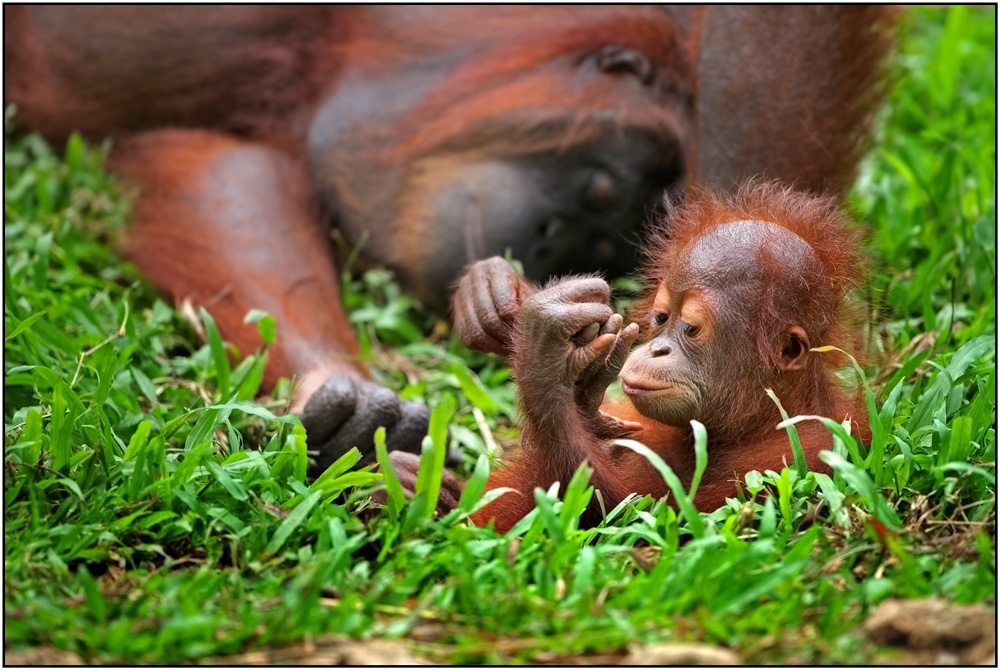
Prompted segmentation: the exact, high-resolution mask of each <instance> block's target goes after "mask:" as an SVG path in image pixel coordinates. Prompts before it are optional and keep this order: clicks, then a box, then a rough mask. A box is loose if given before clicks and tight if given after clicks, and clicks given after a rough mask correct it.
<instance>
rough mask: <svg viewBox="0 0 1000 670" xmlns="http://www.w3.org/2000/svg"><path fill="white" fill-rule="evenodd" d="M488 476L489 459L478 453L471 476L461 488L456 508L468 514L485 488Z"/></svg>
mask: <svg viewBox="0 0 1000 670" xmlns="http://www.w3.org/2000/svg"><path fill="white" fill-rule="evenodd" d="M489 477H490V459H488V458H487V457H486V454H480V455H479V458H478V459H477V460H476V467H475V469H473V471H472V476H471V477H469V481H468V482H466V483H465V488H464V489H463V490H462V497H461V498H459V501H458V508H459V509H460V510H462V511H463V512H467V513H469V514H471V513H472V510H473V508H474V506H475V504H476V502H477V501H478V500H479V498H480V497H481V496H482V495H483V491H484V490H486V481H487V480H488V479H489Z"/></svg>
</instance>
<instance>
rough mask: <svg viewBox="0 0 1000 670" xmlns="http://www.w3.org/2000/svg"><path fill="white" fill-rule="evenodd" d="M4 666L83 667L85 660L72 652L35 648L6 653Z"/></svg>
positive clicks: (52, 648) (50, 648) (4, 653)
mask: <svg viewBox="0 0 1000 670" xmlns="http://www.w3.org/2000/svg"><path fill="white" fill-rule="evenodd" d="M3 664H4V665H29V666H36V665H83V659H82V658H80V657H79V656H77V655H76V654H74V653H73V652H71V651H61V650H59V649H56V648H54V647H35V648H34V649H22V650H20V651H16V650H15V651H6V650H5V651H4V652H3Z"/></svg>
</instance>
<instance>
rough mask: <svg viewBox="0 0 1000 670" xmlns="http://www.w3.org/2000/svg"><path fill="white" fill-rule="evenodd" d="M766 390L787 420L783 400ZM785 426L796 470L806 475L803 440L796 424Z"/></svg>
mask: <svg viewBox="0 0 1000 670" xmlns="http://www.w3.org/2000/svg"><path fill="white" fill-rule="evenodd" d="M833 348H835V347H819V348H816V349H813V350H812V351H822V350H824V349H833ZM838 351H839V349H838ZM852 360H853V359H852ZM764 392H765V393H767V397H769V398H770V399H771V400H772V401H773V402H774V404H775V405H777V406H778V411H779V412H780V413H781V419H782V421H783V422H787V421H788V412H786V411H785V408H784V407H782V406H781V401H780V400H778V396H776V395H775V394H774V391H772V390H771V389H764ZM784 426H785V431H786V432H787V433H788V441H789V443H790V444H791V445H792V459H793V462H794V464H795V471H796V472H797V473H798V474H799V476H800V477H805V476H806V473H807V472H808V471H809V468H808V467H806V455H805V452H804V451H803V450H802V442H801V441H800V440H799V432H798V431H797V430H795V425H794V424H791V423H786V424H784Z"/></svg>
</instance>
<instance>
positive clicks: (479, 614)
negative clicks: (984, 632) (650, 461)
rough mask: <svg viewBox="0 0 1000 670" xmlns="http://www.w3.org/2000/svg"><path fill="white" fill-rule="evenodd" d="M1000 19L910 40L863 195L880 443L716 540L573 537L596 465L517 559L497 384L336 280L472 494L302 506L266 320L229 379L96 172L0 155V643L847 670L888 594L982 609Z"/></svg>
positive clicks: (769, 502) (646, 520)
mask: <svg viewBox="0 0 1000 670" xmlns="http://www.w3.org/2000/svg"><path fill="white" fill-rule="evenodd" d="M994 18H995V13H994V12H993V11H991V10H986V9H981V8H979V9H973V8H962V7H954V8H949V9H948V10H946V11H942V10H937V9H921V10H914V11H912V12H911V13H910V14H909V15H908V18H907V20H906V22H905V25H904V30H903V37H902V40H901V53H900V54H899V56H898V58H897V62H896V65H895V70H894V82H895V86H894V88H893V90H892V92H891V96H890V100H889V104H888V106H887V108H886V111H885V114H884V117H883V118H882V120H881V123H880V131H879V136H878V138H877V142H876V147H875V149H874V150H873V151H872V153H871V154H870V155H869V157H868V158H867V159H866V162H865V164H864V166H863V170H862V174H861V176H860V177H859V179H858V182H857V185H856V187H855V189H854V192H853V194H852V206H853V208H854V209H855V210H856V212H858V213H859V215H860V218H862V219H863V220H866V221H868V222H870V224H871V226H872V230H873V236H872V250H873V253H874V254H875V256H876V258H877V262H878V268H877V272H876V276H875V280H874V282H873V285H872V288H871V296H870V297H871V304H872V309H873V315H874V316H875V317H876V318H875V323H876V324H878V325H877V327H875V328H874V329H873V330H872V332H871V334H870V335H871V338H870V339H871V341H872V343H873V345H874V346H873V348H875V349H880V348H881V350H882V351H883V352H884V354H885V355H884V356H883V360H882V361H881V362H880V364H879V367H878V369H876V370H867V371H862V370H860V369H859V372H861V373H862V374H865V372H867V374H868V381H867V382H866V383H867V384H868V386H869V388H870V389H871V390H870V404H869V416H868V417H867V418H868V420H869V422H870V424H871V426H872V429H873V440H872V444H871V446H870V447H865V446H863V445H860V444H859V443H858V442H856V441H855V440H854V439H853V438H852V437H851V436H850V435H849V434H847V432H846V430H845V428H844V427H842V426H840V425H837V424H835V423H833V422H830V425H829V426H828V427H829V428H830V430H831V432H832V433H833V435H834V438H835V447H834V449H833V451H831V452H829V453H828V454H827V455H826V459H827V462H828V463H830V464H831V465H832V466H833V469H834V474H833V475H832V476H826V475H822V474H817V473H811V472H807V471H804V470H803V469H801V468H798V467H796V466H795V465H794V464H793V465H792V466H790V467H789V468H787V469H785V470H783V471H781V472H763V473H759V472H751V473H748V474H747V476H746V478H745V482H744V488H745V489H746V491H747V493H749V494H756V493H757V492H759V491H762V490H765V489H767V490H768V491H770V493H769V494H768V495H767V496H766V497H763V498H761V499H762V501H763V502H749V501H747V500H743V499H740V498H735V499H732V500H731V501H730V502H729V503H728V504H727V505H726V506H725V507H723V508H721V509H719V510H717V511H715V512H713V513H711V514H698V513H696V512H694V511H693V510H690V509H685V510H684V511H683V513H681V514H678V513H677V512H675V511H674V510H673V509H671V508H670V507H668V506H666V505H664V504H663V503H661V502H658V501H654V500H652V499H650V498H649V497H645V498H638V497H633V498H632V499H629V500H627V501H625V502H623V503H622V504H620V505H619V506H618V507H617V508H616V509H614V510H610V511H609V512H608V516H607V519H606V520H605V522H604V523H603V524H601V525H600V526H598V527H597V528H591V529H586V530H582V529H580V528H579V527H578V520H579V515H580V513H581V512H582V510H583V509H584V507H585V506H586V504H587V502H588V501H589V500H590V497H591V496H592V495H593V491H592V489H590V487H589V485H588V479H589V471H588V470H587V468H586V467H581V468H580V470H579V471H578V473H577V476H575V477H574V478H573V480H572V481H570V482H567V483H566V484H565V487H564V488H565V490H564V495H563V496H562V500H561V501H560V500H559V499H557V498H556V496H555V495H554V494H555V490H553V491H550V492H548V493H538V495H537V501H538V506H537V509H536V510H535V511H533V512H532V513H531V514H530V515H529V516H528V517H527V518H526V519H524V520H523V521H522V522H521V523H520V524H518V526H517V527H516V528H515V529H514V531H512V532H511V533H510V534H508V535H506V536H498V535H496V534H495V533H493V532H492V531H490V530H487V529H480V528H476V527H473V526H470V525H468V524H464V523H461V519H462V518H463V517H464V516H466V515H467V514H468V513H470V512H471V511H472V510H473V509H474V508H475V505H476V504H481V502H480V503H477V499H478V493H479V492H480V491H481V490H482V484H483V483H484V481H485V477H486V475H487V473H488V468H489V461H490V456H491V454H492V453H493V451H494V450H495V443H496V441H498V440H501V441H502V439H503V438H505V437H510V436H511V435H513V434H514V432H513V429H512V428H511V425H512V419H513V418H514V417H515V409H514V408H515V403H514V395H513V389H512V385H511V384H510V382H509V371H508V370H507V369H506V368H505V367H503V366H501V365H500V364H498V362H497V361H496V360H495V359H492V358H489V357H486V356H480V355H477V354H472V353H470V352H467V351H465V350H464V349H463V348H462V347H461V346H460V345H458V344H457V343H456V342H455V341H454V340H452V339H449V338H448V337H447V329H446V328H443V327H442V325H441V324H439V322H438V320H437V319H436V318H434V317H431V316H428V315H427V314H425V313H423V312H420V311H419V310H418V308H417V307H416V306H415V305H414V304H413V303H411V302H410V301H409V299H408V298H407V297H406V296H404V295H403V294H402V293H401V292H400V290H399V288H398V287H397V286H396V285H395V284H394V283H393V282H392V281H391V278H390V277H389V276H388V275H387V274H386V273H384V272H378V271H375V272H369V273H367V274H364V275H360V276H352V275H347V274H345V276H344V287H343V288H344V296H345V298H344V299H345V302H346V303H347V306H348V309H349V312H350V313H351V314H352V318H353V320H354V323H355V325H356V326H357V329H358V332H359V337H360V340H361V344H362V350H363V351H364V353H365V354H366V355H367V356H368V357H369V359H370V360H371V361H372V364H373V366H374V367H375V368H376V371H377V374H378V375H379V379H380V381H382V382H383V383H385V384H387V385H389V386H391V387H393V388H395V389H397V390H398V391H399V392H400V394H401V395H402V396H403V397H405V398H407V399H414V400H421V401H424V402H427V403H428V404H429V405H431V406H432V407H436V408H437V409H436V411H435V414H434V417H435V418H434V421H433V422H432V424H433V425H432V430H431V439H430V440H429V441H428V443H427V449H426V450H425V451H426V454H427V458H428V459H429V460H428V462H430V460H431V459H433V461H434V462H435V464H437V463H439V462H440V461H441V459H442V458H443V455H444V449H445V446H446V445H445V440H446V432H445V429H446V428H447V429H448V431H449V432H448V433H447V434H450V435H451V438H452V440H453V442H454V443H455V444H457V445H459V446H460V447H462V448H463V451H464V452H465V458H466V461H465V464H464V466H463V467H464V471H465V474H466V475H467V477H468V478H469V479H470V486H469V491H468V492H467V494H466V496H463V499H462V503H461V505H460V508H459V509H458V510H456V511H455V512H453V513H451V514H450V515H449V516H448V517H446V518H444V519H434V518H433V516H432V514H431V511H432V510H433V508H434V503H435V500H436V496H437V490H438V487H439V480H438V479H437V478H436V477H435V474H434V472H433V470H428V471H427V472H426V473H425V474H424V475H423V476H422V478H421V480H420V484H419V486H420V489H419V490H420V495H418V496H417V498H416V499H415V500H414V501H410V502H407V501H404V500H402V499H400V497H399V495H398V491H396V489H395V487H394V486H393V482H392V480H391V478H389V480H388V481H386V482H385V485H386V487H387V488H388V494H389V495H388V497H389V502H388V504H387V505H386V507H384V508H381V509H373V508H371V504H370V502H369V498H368V494H369V493H370V492H371V491H372V490H373V489H374V488H375V487H377V486H380V485H381V481H380V480H381V476H380V475H377V474H373V473H372V472H370V471H368V470H362V471H356V470H353V469H352V466H353V465H354V463H355V462H356V459H357V454H356V453H355V452H352V453H349V454H348V455H346V456H345V457H344V458H342V459H341V460H340V461H338V462H337V463H335V464H334V465H332V466H331V467H330V468H329V469H328V470H327V471H326V472H325V473H324V474H323V475H322V476H321V477H319V478H318V479H317V480H315V481H313V482H312V483H311V484H307V483H306V482H305V479H304V475H305V469H306V453H305V434H304V432H303V431H302V428H301V426H300V425H299V423H298V420H297V419H295V418H294V417H292V416H288V415H284V414H282V410H283V408H284V406H285V404H286V403H287V386H282V385H279V388H278V389H276V390H275V392H274V393H273V394H272V395H271V396H269V397H267V398H262V399H258V400H256V401H254V398H255V396H256V395H257V392H258V389H259V386H260V379H261V376H260V373H261V370H262V368H263V364H264V362H265V361H266V356H267V346H268V344H269V343H271V342H273V333H274V327H273V322H272V321H269V318H270V317H267V316H266V315H263V314H259V313H257V314H253V315H251V319H252V320H255V321H256V322H257V323H258V326H259V329H260V332H261V348H260V349H259V350H258V351H257V352H253V353H250V354H249V355H248V356H246V357H245V358H244V359H243V360H242V361H240V362H239V363H238V364H237V365H236V367H235V368H234V369H230V364H229V362H228V359H227V356H226V355H225V354H226V349H225V347H226V345H225V343H223V342H222V340H221V339H220V338H219V337H218V332H217V330H216V329H215V327H214V324H213V323H212V321H211V317H210V316H208V315H207V314H191V313H185V314H182V313H181V312H178V311H175V310H174V309H173V308H171V307H170V306H168V305H167V304H165V303H164V302H163V301H162V300H161V299H160V298H158V297H157V295H156V293H155V292H154V291H153V290H152V289H151V288H150V287H149V286H148V285H146V284H144V283H143V282H142V281H141V280H140V279H139V277H138V276H137V274H136V273H135V271H134V269H133V268H131V267H130V266H129V265H128V264H126V263H123V262H122V261H121V260H120V259H119V258H118V257H116V256H115V255H114V254H113V253H112V252H110V251H108V245H109V243H113V242H114V239H115V237H116V236H117V235H118V234H119V233H120V230H121V224H122V222H123V220H124V218H125V210H126V207H125V205H124V203H123V202H122V200H121V198H120V197H119V195H118V193H117V191H116V190H115V187H114V184H113V183H112V182H111V180H110V178H109V177H108V176H107V175H106V174H105V173H104V172H103V170H102V167H101V165H102V157H103V154H104V150H103V148H98V147H88V146H86V145H85V144H84V143H83V142H81V141H80V140H79V139H77V138H73V139H71V140H70V141H69V143H68V144H67V146H66V147H65V150H64V151H62V152H60V153H56V152H54V150H53V149H52V148H51V147H50V146H49V145H47V144H46V143H45V142H44V141H42V140H41V139H39V138H38V137H37V136H34V135H30V134H29V135H25V134H19V133H13V132H6V133H5V146H4V161H5V167H6V168H7V169H6V170H5V184H4V186H5V191H4V198H5V199H4V241H5V253H4V280H5V281H4V332H5V342H4V352H5V357H4V408H3V410H4V429H5V430H4V502H5V505H4V541H5V556H4V567H5V570H4V612H5V615H6V616H5V619H6V623H5V630H4V634H5V646H6V647H7V648H8V649H21V648H28V647H35V646H39V645H51V646H54V647H57V648H59V649H63V650H68V651H72V652H75V653H77V654H79V655H80V656H81V657H82V658H84V659H85V660H88V661H92V662H122V661H126V660H127V661H129V662H154V663H175V662H181V661H187V660H193V659H199V658H204V657H207V656H219V655H225V654H232V653H238V652H242V651H247V650H251V649H256V648H260V647H264V646H270V645H278V644H285V643H292V642H295V641H300V640H303V639H310V638H312V637H315V636H319V635H322V634H324V633H328V632H336V633H340V634H345V635H349V636H353V637H361V638H398V637H409V638H413V639H415V640H418V651H419V652H420V653H423V654H426V655H428V656H430V657H431V658H432V659H434V660H438V661H448V662H506V661H532V660H535V661H539V660H552V659H558V658H572V657H575V656H578V655H583V654H612V656H613V655H614V654H617V653H619V651H620V650H622V649H623V648H624V647H625V646H626V645H628V644H631V643H636V642H639V643H651V642H656V641H662V640H688V641H707V642H711V643H716V644H722V645H726V646H729V647H731V648H733V649H735V650H736V651H737V652H738V653H739V654H740V655H741V657H742V658H743V659H744V660H745V661H747V662H752V663H759V662H782V663H790V662H828V663H832V662H860V661H864V660H868V659H870V658H871V654H872V653H873V651H874V650H873V648H871V647H869V646H865V645H862V646H860V647H859V646H858V637H857V634H856V633H855V632H854V631H855V629H856V627H857V625H858V624H859V622H860V621H862V620H863V619H864V617H865V615H866V614H867V613H868V612H869V611H870V609H871V608H872V607H873V606H874V605H875V604H877V603H879V602H880V601H882V600H884V599H886V598H888V597H890V596H897V597H907V598H917V597H924V596H932V595H933V596H939V597H943V598H945V599H948V600H951V601H955V602H958V603H974V602H983V601H985V602H987V603H988V604H991V605H993V604H994V598H995V586H996V577H995V547H994V538H995V523H996V497H995V490H996V485H995V483H996V465H995V464H996V432H995V417H996V409H995V407H996V396H995V392H996V372H995V367H996V353H995V338H996V293H995V286H996V241H995V238H996V236H995V225H996V174H995V164H996V155H995V146H996V126H995V118H996V112H995V96H996V90H995V89H996V73H995V67H994V63H995V48H994V44H995V28H994ZM7 121H8V122H7V124H6V128H8V129H9V128H10V126H11V120H10V119H8V120H7ZM199 333H204V334H205V337H204V339H203V337H202V335H200V334H199ZM428 333H430V335H429V336H428V335H427V334H428ZM795 421H796V419H795V418H794V417H792V418H791V419H789V421H788V422H787V425H789V426H791V425H793V424H794V422H795ZM382 451H384V445H383V446H382V448H381V449H380V450H379V452H380V456H381V457H382V458H384V457H385V455H384V453H382Z"/></svg>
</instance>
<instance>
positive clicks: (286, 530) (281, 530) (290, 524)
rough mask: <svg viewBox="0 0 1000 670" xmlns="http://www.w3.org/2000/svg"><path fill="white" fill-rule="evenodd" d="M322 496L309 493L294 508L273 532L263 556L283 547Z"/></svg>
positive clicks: (318, 493)
mask: <svg viewBox="0 0 1000 670" xmlns="http://www.w3.org/2000/svg"><path fill="white" fill-rule="evenodd" d="M321 497H322V494H321V493H320V492H319V491H316V492H315V493H310V494H309V496H308V497H306V499H305V500H303V501H302V502H301V503H299V504H298V505H296V506H295V508H294V509H293V510H292V511H291V512H290V513H289V514H288V516H287V517H286V518H285V520H284V521H282V522H281V525H280V526H278V529H277V530H276V531H274V535H273V536H272V537H271V541H270V542H268V543H267V547H265V548H264V553H265V554H273V553H274V552H276V551H278V550H279V549H281V548H282V547H283V546H285V542H287V541H288V538H289V537H290V536H291V535H292V533H293V532H295V531H296V530H297V529H298V528H299V527H300V526H301V525H302V524H304V523H305V521H306V519H307V518H308V517H309V513H310V512H311V511H312V508H313V507H315V506H316V503H318V502H319V500H320V498H321Z"/></svg>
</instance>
